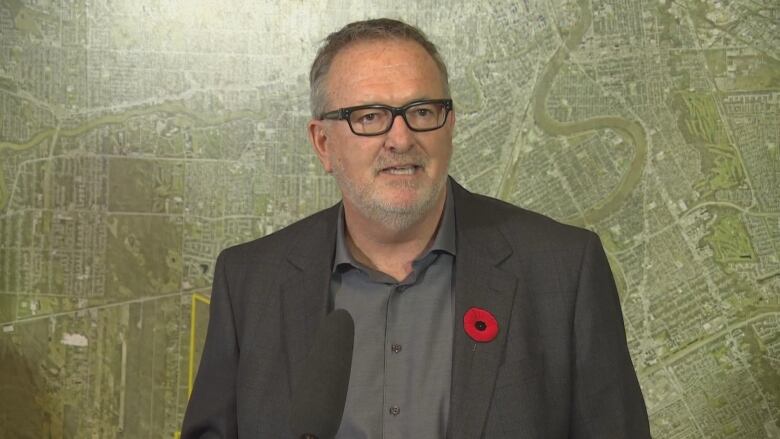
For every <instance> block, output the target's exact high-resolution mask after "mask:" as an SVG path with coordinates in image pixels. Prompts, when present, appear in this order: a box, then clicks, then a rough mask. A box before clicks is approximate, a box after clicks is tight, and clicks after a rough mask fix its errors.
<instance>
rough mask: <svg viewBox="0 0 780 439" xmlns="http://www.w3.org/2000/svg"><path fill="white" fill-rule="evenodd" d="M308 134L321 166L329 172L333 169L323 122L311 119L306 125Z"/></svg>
mask: <svg viewBox="0 0 780 439" xmlns="http://www.w3.org/2000/svg"><path fill="white" fill-rule="evenodd" d="M307 129H308V134H309V143H311V146H312V148H314V152H315V153H316V154H317V158H318V159H320V163H322V168H323V169H324V170H325V172H327V173H328V174H330V173H331V172H332V171H333V166H332V164H331V157H330V148H329V145H328V133H327V131H326V128H325V122H324V121H321V120H315V119H312V120H310V121H309V124H308V125H307Z"/></svg>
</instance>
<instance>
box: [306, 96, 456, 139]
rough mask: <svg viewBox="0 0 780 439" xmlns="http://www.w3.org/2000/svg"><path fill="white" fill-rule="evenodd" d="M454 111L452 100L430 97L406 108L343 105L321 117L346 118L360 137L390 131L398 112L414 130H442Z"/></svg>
mask: <svg viewBox="0 0 780 439" xmlns="http://www.w3.org/2000/svg"><path fill="white" fill-rule="evenodd" d="M450 111H452V99H426V100H422V101H416V102H411V103H409V104H406V105H404V106H403V107H390V106H387V105H379V104H376V105H359V106H357V107H347V108H339V109H338V110H334V111H329V112H327V113H323V114H322V115H321V116H320V120H325V119H330V120H346V121H347V123H348V124H349V129H351V130H352V132H353V133H355V134H357V135H358V136H379V135H381V134H384V133H386V132H388V131H390V129H391V128H392V127H393V122H395V117H396V116H398V115H400V116H401V117H403V118H404V122H406V126H408V127H409V129H410V130H412V131H417V132H423V131H433V130H438V129H439V128H441V127H443V126H444V123H445V122H447V114H449V112H450Z"/></svg>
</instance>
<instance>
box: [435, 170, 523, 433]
mask: <svg viewBox="0 0 780 439" xmlns="http://www.w3.org/2000/svg"><path fill="white" fill-rule="evenodd" d="M453 189H454V190H453V193H454V195H455V197H454V198H455V216H456V222H457V230H458V231H457V236H458V248H457V256H456V262H455V285H454V302H455V316H454V317H455V325H454V336H453V364H452V388H451V400H450V401H451V409H450V417H449V419H450V422H449V424H450V428H449V432H450V434H449V437H451V438H452V439H473V438H477V437H481V435H482V429H483V427H484V424H485V419H486V417H487V413H488V410H489V408H490V402H491V399H492V395H493V389H494V386H495V382H496V376H497V372H498V368H499V366H500V364H501V360H502V358H503V353H504V348H505V346H506V339H507V332H508V331H507V329H508V325H509V317H510V312H511V310H512V307H513V302H514V300H515V291H516V289H517V285H518V279H517V277H516V276H515V275H513V274H511V273H507V272H505V271H503V270H501V269H500V268H499V265H500V263H501V262H502V261H503V260H505V259H506V258H507V257H509V255H510V254H511V253H512V249H511V247H510V246H509V244H508V243H507V242H506V239H505V238H504V236H503V235H502V234H501V232H500V231H499V230H498V227H497V225H496V224H491V222H490V221H489V219H490V218H492V217H491V216H490V214H489V213H488V212H484V211H479V209H474V206H473V205H472V199H473V195H471V194H469V193H468V192H466V191H465V190H464V189H463V188H461V187H460V186H458V185H457V184H456V183H454V182H453ZM472 307H478V308H482V309H485V310H487V311H489V312H490V313H492V314H493V315H494V316H495V318H496V320H497V321H498V327H499V331H498V335H497V337H496V338H495V339H494V340H493V341H490V342H487V343H477V342H475V341H474V340H472V339H471V338H470V337H469V336H468V335H467V334H466V332H465V331H464V328H463V316H464V315H465V313H466V311H468V309H469V308H472Z"/></svg>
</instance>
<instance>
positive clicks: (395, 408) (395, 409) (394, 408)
mask: <svg viewBox="0 0 780 439" xmlns="http://www.w3.org/2000/svg"><path fill="white" fill-rule="evenodd" d="M400 413H401V409H400V408H399V407H398V406H397V405H394V406H392V407H390V414H391V415H393V416H398V415H399V414H400Z"/></svg>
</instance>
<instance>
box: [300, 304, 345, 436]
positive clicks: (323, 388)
mask: <svg viewBox="0 0 780 439" xmlns="http://www.w3.org/2000/svg"><path fill="white" fill-rule="evenodd" d="M354 343H355V322H354V321H353V320H352V316H351V315H349V312H347V311H346V310H343V309H337V310H334V311H333V312H331V313H330V314H328V315H327V316H325V318H324V319H323V321H322V323H321V324H320V327H319V329H318V330H317V334H316V335H315V336H314V342H313V346H312V349H311V351H310V352H309V355H308V356H307V357H306V362H305V363H304V365H303V366H302V368H301V371H300V374H299V375H298V377H299V379H298V384H297V385H296V389H293V394H292V410H291V415H290V426H291V427H292V431H293V433H295V437H296V438H300V439H333V438H334V437H335V436H336V433H337V432H338V430H339V426H340V425H341V417H342V416H343V415H344V404H345V403H346V401H347V387H348V385H349V374H350V371H351V370H352V349H353V347H354Z"/></svg>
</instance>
